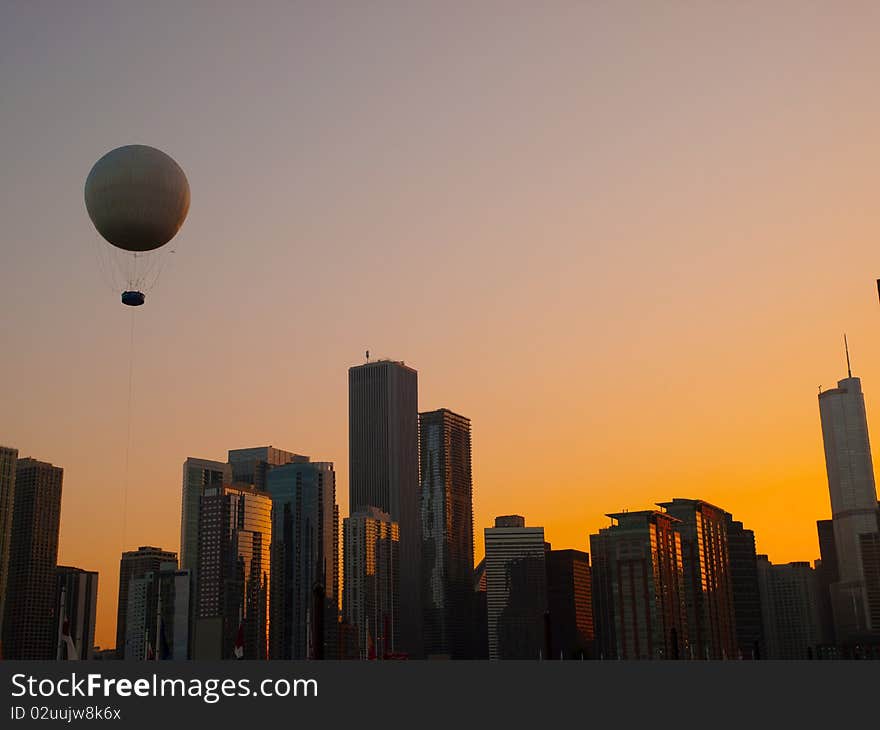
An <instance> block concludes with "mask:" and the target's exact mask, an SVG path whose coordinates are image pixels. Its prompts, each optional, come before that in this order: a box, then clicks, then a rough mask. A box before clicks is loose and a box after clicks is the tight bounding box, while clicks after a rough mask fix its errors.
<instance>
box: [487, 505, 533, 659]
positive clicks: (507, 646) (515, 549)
mask: <svg viewBox="0 0 880 730" xmlns="http://www.w3.org/2000/svg"><path fill="white" fill-rule="evenodd" d="M485 544H486V558H485V566H486V613H487V629H488V638H489V659H539V658H541V657H543V656H546V654H547V646H546V630H545V622H546V616H547V564H546V546H545V543H544V528H543V527H526V525H525V519H524V518H523V517H521V516H519V515H505V516H503V517H496V518H495V527H487V528H486V529H485Z"/></svg>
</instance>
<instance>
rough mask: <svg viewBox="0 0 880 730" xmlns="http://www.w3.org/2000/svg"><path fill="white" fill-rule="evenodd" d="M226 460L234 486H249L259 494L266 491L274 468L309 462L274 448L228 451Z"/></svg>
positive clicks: (301, 457)
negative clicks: (270, 473)
mask: <svg viewBox="0 0 880 730" xmlns="http://www.w3.org/2000/svg"><path fill="white" fill-rule="evenodd" d="M228 458H229V467H230V469H231V470H232V481H233V482H235V483H236V484H251V485H253V486H254V487H255V488H256V489H258V490H259V491H261V492H264V491H266V485H267V483H268V482H267V479H268V475H269V472H270V471H271V470H272V469H274V468H275V467H276V466H284V464H292V463H295V462H300V463H302V462H307V461H308V460H309V457H308V456H303V455H302V454H294V453H293V452H292V451H285V450H284V449H276V448H275V447H274V446H255V447H252V448H248V449H230V451H229V456H228Z"/></svg>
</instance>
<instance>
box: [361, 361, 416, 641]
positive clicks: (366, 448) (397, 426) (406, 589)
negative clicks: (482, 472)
mask: <svg viewBox="0 0 880 730" xmlns="http://www.w3.org/2000/svg"><path fill="white" fill-rule="evenodd" d="M348 397H349V400H348V415H349V508H350V511H351V513H352V514H353V513H355V512H358V511H360V510H362V509H365V508H367V507H376V508H377V509H379V510H380V511H382V512H386V513H387V514H389V515H390V516H391V519H392V520H393V521H394V522H396V523H397V524H398V525H399V529H400V643H401V647H400V648H401V650H402V652H403V653H406V654H408V655H409V656H411V657H413V658H419V657H421V656H423V654H424V648H423V641H422V639H423V637H422V633H421V623H422V610H421V580H420V573H421V544H422V531H421V520H420V518H419V515H420V509H419V497H420V491H419V431H418V374H417V372H416V371H415V370H414V369H413V368H410V367H407V366H406V365H405V364H404V363H403V362H395V361H391V360H379V361H376V362H368V363H366V364H364V365H359V366H356V367H352V368H350V369H349V371H348Z"/></svg>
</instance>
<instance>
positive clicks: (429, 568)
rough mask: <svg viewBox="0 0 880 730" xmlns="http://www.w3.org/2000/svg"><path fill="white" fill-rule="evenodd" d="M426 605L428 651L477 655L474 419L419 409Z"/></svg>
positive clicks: (431, 653)
mask: <svg viewBox="0 0 880 730" xmlns="http://www.w3.org/2000/svg"><path fill="white" fill-rule="evenodd" d="M419 453H420V472H421V482H422V485H421V524H422V547H421V553H422V569H421V580H422V591H421V596H422V604H423V605H422V609H423V615H424V619H423V632H424V650H425V654H426V655H427V656H428V657H432V656H435V657H440V656H442V657H449V658H451V659H466V658H470V657H472V656H473V641H474V632H473V626H474V621H473V611H474V603H473V598H474V587H473V581H474V517H473V481H472V477H471V422H470V420H469V419H467V418H465V417H464V416H459V415H458V414H456V413H453V412H452V411H450V410H447V409H445V408H441V409H440V410H437V411H431V412H429V413H420V414H419Z"/></svg>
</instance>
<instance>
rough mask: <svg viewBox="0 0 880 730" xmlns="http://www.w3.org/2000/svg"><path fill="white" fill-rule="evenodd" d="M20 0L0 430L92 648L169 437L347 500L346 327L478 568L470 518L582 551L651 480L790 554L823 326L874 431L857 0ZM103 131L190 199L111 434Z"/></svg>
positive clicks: (863, 80) (648, 498)
mask: <svg viewBox="0 0 880 730" xmlns="http://www.w3.org/2000/svg"><path fill="white" fill-rule="evenodd" d="M48 7H49V6H47V5H45V4H41V3H27V4H16V5H15V6H14V7H13V8H11V9H10V12H9V13H8V23H4V24H3V26H2V27H0V49H2V51H0V54H2V58H3V60H4V63H3V68H4V81H5V82H6V83H5V84H4V88H5V89H6V95H5V97H4V98H5V99H6V100H7V104H8V110H9V113H8V115H7V117H6V119H5V121H6V124H7V125H8V126H7V127H6V129H7V130H8V134H9V138H10V139H13V140H15V141H16V143H15V144H9V145H5V146H4V147H3V149H2V151H0V159H2V162H3V169H4V171H5V172H4V175H3V176H2V179H0V215H2V217H3V219H4V221H5V234H6V237H5V240H4V260H3V265H2V267H0V310H2V311H4V312H12V313H14V315H13V316H11V317H8V318H7V319H6V321H5V322H4V325H5V326H4V328H3V331H4V338H5V339H4V342H5V348H4V357H3V358H0V381H2V382H3V383H5V384H7V386H8V387H7V388H6V391H5V394H4V405H3V409H2V412H0V442H2V443H3V444H4V445H8V446H11V447H14V448H17V449H18V451H19V455H20V456H22V457H33V458H36V459H39V460H45V461H48V462H51V463H53V464H57V465H59V466H61V467H62V468H63V469H64V490H63V494H62V524H61V536H60V551H59V555H58V562H59V563H60V564H64V565H71V566H78V567H81V568H83V569H85V570H89V571H98V572H99V574H100V576H101V580H100V588H99V592H100V593H99V597H98V613H99V621H98V627H97V640H98V643H99V644H100V645H102V646H110V645H111V644H112V643H113V638H112V637H113V635H114V634H113V623H114V617H115V614H116V606H115V598H114V597H113V593H114V590H115V588H114V587H115V586H116V585H117V581H118V568H119V566H118V563H119V557H120V554H121V552H122V551H123V550H125V551H129V550H135V549H137V547H138V546H141V545H158V546H161V547H163V548H164V549H166V550H171V551H174V552H177V551H179V550H180V545H179V542H180V534H181V525H180V521H179V512H180V506H181V494H180V487H181V465H182V464H183V462H184V460H185V459H186V458H187V457H189V456H194V457H200V458H205V459H216V460H219V461H223V460H224V458H225V457H224V455H225V454H226V453H227V451H228V450H229V449H235V448H243V447H250V446H252V445H253V444H260V443H262V444H275V445H276V446H279V447H283V448H288V449H292V450H294V451H295V452H296V453H298V454H299V453H304V454H314V455H317V456H318V457H320V458H321V459H326V460H327V461H331V462H333V463H334V464H335V465H336V472H337V494H338V502H339V506H340V513H341V515H347V514H348V513H349V508H350V506H351V505H349V504H348V484H349V475H348V459H347V453H348V444H347V430H348V425H347V420H346V409H347V397H346V392H345V377H346V376H345V373H346V368H347V367H349V366H352V365H357V364H360V361H359V354H360V353H362V352H363V351H365V350H367V349H369V350H370V351H371V352H372V353H374V357H375V356H376V355H381V356H388V357H394V358H400V359H404V360H406V362H407V363H409V364H411V365H412V366H413V367H415V368H416V369H418V370H419V372H420V381H419V387H420V396H419V403H418V409H419V410H420V411H427V410H431V409H436V408H440V407H444V406H448V407H450V408H452V409H453V410H455V411H456V412H460V413H464V414H467V416H468V417H469V418H471V419H472V423H473V444H474V458H473V485H474V552H475V560H476V561H479V559H480V557H481V556H482V555H483V552H484V550H483V545H482V542H483V530H484V528H485V527H488V526H490V525H491V524H492V522H493V519H494V517H495V516H497V515H503V514H512V513H516V514H522V515H525V516H526V517H527V521H528V524H537V525H542V526H543V527H544V529H545V531H546V534H547V536H548V538H549V540H550V541H551V542H552V543H553V545H554V547H555V548H559V549H565V548H569V549H576V550H586V549H587V544H588V536H589V535H590V534H592V533H594V532H596V531H597V530H598V529H599V528H601V527H604V526H606V521H605V518H604V517H603V515H604V514H605V513H608V512H615V511H617V510H620V509H621V508H623V507H627V508H629V509H632V510H637V509H646V508H650V507H652V505H654V504H655V503H656V501H657V500H658V499H672V498H674V497H676V496H678V497H692V498H699V499H702V500H706V501H707V502H709V503H711V504H717V505H720V506H721V507H722V508H724V509H726V510H730V511H731V513H732V514H733V515H734V516H735V517H736V519H737V520H740V521H742V522H743V524H744V525H746V526H747V527H748V529H750V530H753V531H754V533H755V535H756V539H757V543H758V546H757V549H758V552H759V553H761V554H767V555H769V557H770V559H771V560H772V561H773V563H774V564H777V563H779V564H784V563H789V562H796V561H803V560H808V561H812V560H813V559H814V558H816V557H818V554H819V552H818V547H817V537H816V526H815V521H816V520H817V519H819V518H830V517H831V510H830V503H829V496H828V486H827V479H826V473H825V464H824V454H823V449H822V441H821V432H820V430H819V427H818V426H819V422H818V416H817V412H816V404H815V401H814V400H813V398H814V397H815V393H816V390H817V387H818V386H819V385H820V384H822V385H823V386H824V387H825V388H832V387H834V384H835V383H836V382H837V381H838V380H839V379H840V378H841V377H842V375H843V373H844V372H845V370H844V365H843V352H842V350H843V348H842V343H841V346H840V347H839V348H838V345H837V343H838V342H839V340H840V339H841V335H842V333H843V332H844V331H846V332H847V333H848V334H849V339H850V344H851V345H852V347H851V350H852V355H853V366H854V371H855V372H857V373H859V376H860V377H861V378H862V380H863V383H864V384H865V397H866V400H867V409H868V426H869V430H870V431H873V432H874V433H878V430H877V429H878V428H880V421H878V420H877V419H880V400H877V398H878V393H880V337H878V336H877V324H878V316H880V312H878V307H877V301H876V292H875V291H874V290H873V278H874V276H875V269H877V272H876V273H880V256H878V255H877V253H876V248H877V247H876V241H877V240H878V239H880V225H878V222H877V220H876V216H875V214H874V210H875V208H876V206H875V197H876V194H875V191H876V189H877V188H878V179H877V171H878V170H880V150H878V149H877V147H876V145H875V144H874V137H875V130H876V129H877V127H878V124H880V102H878V101H877V99H876V94H874V93H873V91H874V89H875V88H876V81H877V78H876V69H877V68H880V49H878V47H877V44H876V42H875V41H876V39H875V38H874V37H873V33H872V29H873V28H876V26H877V23H878V22H880V8H877V7H876V5H875V4H872V3H853V4H852V5H850V6H849V8H850V9H849V12H846V13H839V12H838V13H833V12H830V11H825V10H823V9H821V8H818V7H811V8H803V7H798V8H797V12H792V7H793V6H792V5H788V6H787V5H786V3H784V2H783V3H780V4H779V5H778V6H775V7H770V8H767V7H762V8H759V9H758V8H751V9H750V8H720V7H715V8H708V7H706V8H683V7H682V8H664V9H663V10H660V9H658V8H652V7H640V8H629V9H625V8H610V7H609V8H588V7H574V6H565V7H562V6H560V7H559V8H558V9H557V10H555V11H552V10H549V11H548V10H547V9H546V8H543V9H541V11H540V12H538V11H537V10H535V9H529V8H527V7H518V8H517V11H516V12H513V11H510V12H500V11H499V6H498V5H494V6H493V4H492V3H487V4H486V5H484V6H483V7H480V8H473V9H471V10H469V11H464V10H461V11H457V12H449V11H447V10H443V11H441V10H440V9H439V8H433V9H432V8H425V9H423V10H422V11H421V12H416V11H415V10H412V9H408V10H402V9H401V8H400V7H399V5H398V6H395V5H393V4H390V3H389V4H383V3H379V4H377V5H376V6H374V8H372V9H371V11H369V12H368V11H366V10H362V9H353V10H351V12H350V14H338V11H334V10H331V9H325V8H313V9H308V10H306V9H302V8H297V9H293V8H283V9H282V8H271V9H270V8H266V9H265V11H264V12H262V13H258V14H255V13H253V12H248V11H246V10H245V9H243V8H229V9H228V12H226V13H218V14H216V15H211V14H206V13H205V11H204V9H198V8H195V7H186V8H179V7H175V8H174V9H173V14H169V13H171V12H172V11H169V10H168V8H165V9H162V8H159V7H156V8H138V7H131V8H125V9H122V8H116V7H113V4H109V3H108V4H107V5H105V6H101V5H100V3H95V4H90V5H89V7H87V8H67V7H51V11H50V10H49V9H47V8H48ZM170 18H173V22H169V19H170ZM842 48H843V49H845V51H846V52H845V53H842V52H841V49H842ZM694 58H699V59H701V62H700V63H698V64H695V63H694V62H693V59H694ZM536 59H538V60H536ZM7 69H9V70H10V72H9V73H5V72H6V70H7ZM12 69H14V73H13V72H11V70H12ZM134 89H137V93H134V92H133V90H134ZM158 100H161V102H159V101H158ZM5 108H7V107H6V106H5ZM242 110H247V113H245V112H244V111H242ZM132 142H143V143H147V144H156V145H157V146H159V147H162V148H163V149H166V150H167V151H168V152H169V153H170V154H172V155H173V156H174V157H175V159H177V160H179V162H180V164H181V165H182V167H183V168H184V169H185V170H186V172H187V176H188V178H189V180H190V183H191V185H192V208H191V210H190V213H189V217H188V219H187V223H186V225H185V226H184V228H183V229H182V231H181V233H180V234H179V238H178V239H176V240H175V242H174V244H173V247H174V249H175V254H174V255H173V256H171V255H169V257H168V258H169V260H168V263H167V266H166V268H165V270H164V272H163V276H162V278H161V280H160V282H159V284H158V286H157V287H156V289H155V291H153V292H151V293H150V295H149V297H148V300H147V305H146V306H145V307H143V308H141V309H140V310H138V311H137V312H136V315H135V333H136V337H135V347H134V353H133V355H134V363H135V366H134V371H133V375H134V377H133V384H134V389H133V408H132V416H131V449H130V452H129V454H128V456H126V433H127V428H126V426H127V394H128V363H129V350H128V348H129V337H130V328H131V321H130V319H129V318H130V317H131V312H130V311H123V310H124V308H122V307H120V306H119V301H118V294H119V293H118V292H117V291H108V289H107V287H105V286H104V282H103V280H102V278H101V273H100V268H99V265H98V264H97V263H96V261H95V255H94V253H95V252H94V248H95V244H96V239H95V236H96V234H95V233H94V231H93V230H92V228H91V226H90V223H89V221H88V218H87V216H86V212H85V210H84V208H83V200H82V185H83V180H84V178H85V175H86V174H87V172H88V170H89V168H90V166H91V165H92V164H93V163H94V161H95V160H96V159H97V158H98V157H99V156H100V155H102V154H103V153H104V152H106V151H107V150H108V149H110V148H112V147H114V146H116V145H121V144H128V143H132ZM47 201H48V202H49V205H47ZM841 248H842V249H843V252H842V253H838V252H839V251H840V249H841ZM524 457H526V458H524ZM126 461H128V464H129V466H128V469H127V470H126ZM126 482H127V486H126ZM535 485H540V486H541V488H540V489H535ZM123 505H125V506H126V507H125V510H124V514H123ZM120 516H122V519H120ZM123 523H124V528H123ZM123 532H124V533H125V534H124V536H123Z"/></svg>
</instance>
